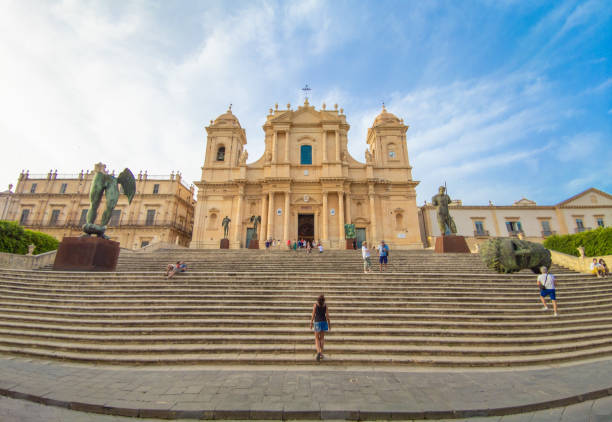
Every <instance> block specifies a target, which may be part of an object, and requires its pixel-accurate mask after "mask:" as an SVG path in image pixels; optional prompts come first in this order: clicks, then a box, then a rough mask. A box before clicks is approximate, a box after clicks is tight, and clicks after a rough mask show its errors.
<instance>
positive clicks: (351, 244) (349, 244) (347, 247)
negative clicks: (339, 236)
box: [346, 239, 355, 249]
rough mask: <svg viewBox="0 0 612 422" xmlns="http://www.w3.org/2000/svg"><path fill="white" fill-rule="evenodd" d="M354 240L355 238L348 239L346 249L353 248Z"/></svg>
mask: <svg viewBox="0 0 612 422" xmlns="http://www.w3.org/2000/svg"><path fill="white" fill-rule="evenodd" d="M353 240H355V239H346V249H353Z"/></svg>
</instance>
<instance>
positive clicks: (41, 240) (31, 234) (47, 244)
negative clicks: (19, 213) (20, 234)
mask: <svg viewBox="0 0 612 422" xmlns="http://www.w3.org/2000/svg"><path fill="white" fill-rule="evenodd" d="M25 235H26V237H27V238H28V245H29V244H31V243H33V244H35V245H36V249H34V255H39V254H41V253H45V252H49V251H54V250H56V249H57V248H58V246H59V241H58V240H57V239H56V238H54V237H53V236H49V235H48V234H46V233H41V232H37V231H34V230H25Z"/></svg>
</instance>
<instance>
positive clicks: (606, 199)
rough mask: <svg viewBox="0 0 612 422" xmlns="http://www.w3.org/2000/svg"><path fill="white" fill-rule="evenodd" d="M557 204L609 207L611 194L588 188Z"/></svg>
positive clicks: (611, 198)
mask: <svg viewBox="0 0 612 422" xmlns="http://www.w3.org/2000/svg"><path fill="white" fill-rule="evenodd" d="M557 206H566V207H567V206H570V207H572V206H582V207H584V206H589V207H597V206H602V207H609V206H612V195H610V194H608V193H606V192H604V191H601V190H599V189H595V188H590V189H587V190H585V191H584V192H580V193H579V194H577V195H574V196H572V197H571V198H569V199H566V200H565V201H563V202H560V203H559V204H557Z"/></svg>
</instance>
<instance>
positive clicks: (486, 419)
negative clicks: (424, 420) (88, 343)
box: [0, 396, 612, 422]
mask: <svg viewBox="0 0 612 422" xmlns="http://www.w3.org/2000/svg"><path fill="white" fill-rule="evenodd" d="M160 420H161V419H151V418H142V419H138V421H139V422H153V421H160ZM188 420H190V419H178V420H177V421H178V422H180V421H188ZM445 420H446V421H452V422H464V421H466V422H575V421H589V422H608V421H610V420H612V396H609V397H605V398H603V399H598V400H589V401H586V402H582V403H579V404H575V405H572V406H565V407H556V408H554V409H545V410H539V411H536V412H527V413H521V414H518V415H507V416H475V417H473V418H460V419H438V420H437V421H438V422H442V421H445ZM0 421H2V422H4V421H7V422H8V421H11V422H40V421H45V422H134V418H131V417H124V416H112V415H100V414H96V413H86V412H79V411H76V410H69V409H65V408H61V407H55V406H46V405H44V404H39V403H32V402H30V401H25V400H18V399H11V398H8V397H0Z"/></svg>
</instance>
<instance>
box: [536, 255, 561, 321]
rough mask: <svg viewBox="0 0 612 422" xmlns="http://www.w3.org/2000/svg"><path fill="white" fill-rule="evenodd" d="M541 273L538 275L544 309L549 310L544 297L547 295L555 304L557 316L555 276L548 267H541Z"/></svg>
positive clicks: (554, 309)
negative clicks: (549, 271)
mask: <svg viewBox="0 0 612 422" xmlns="http://www.w3.org/2000/svg"><path fill="white" fill-rule="evenodd" d="M540 273H541V274H540V275H539V276H538V286H540V301H541V302H542V305H543V307H542V310H543V311H547V310H548V306H546V300H545V299H544V298H545V297H546V296H550V300H551V301H552V304H553V311H554V312H555V316H557V295H556V294H555V276H554V275H552V274H548V268H546V267H541V268H540Z"/></svg>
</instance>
